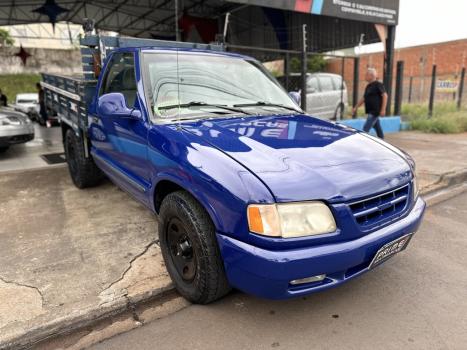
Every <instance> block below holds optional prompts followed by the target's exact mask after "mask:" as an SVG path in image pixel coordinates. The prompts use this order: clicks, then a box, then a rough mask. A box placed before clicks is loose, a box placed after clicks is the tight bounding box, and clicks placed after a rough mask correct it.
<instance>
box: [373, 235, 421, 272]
mask: <svg viewBox="0 0 467 350" xmlns="http://www.w3.org/2000/svg"><path fill="white" fill-rule="evenodd" d="M411 238H412V234H411V233H409V234H408V235H405V236H402V237H401V238H398V239H396V240H395V241H392V242H389V243H387V244H385V245H383V246H382V247H381V248H380V249H379V250H378V251H377V252H376V255H375V257H374V258H373V261H372V262H371V264H370V266H369V269H372V268H373V267H375V266H378V265H379V264H382V263H383V262H385V261H386V260H388V259H390V258H391V257H393V256H394V255H396V254H397V253H400V252H401V251H403V250H404V249H405V248H407V246H408V245H409V242H410V239H411Z"/></svg>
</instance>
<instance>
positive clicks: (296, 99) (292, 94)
mask: <svg viewBox="0 0 467 350" xmlns="http://www.w3.org/2000/svg"><path fill="white" fill-rule="evenodd" d="M289 97H290V98H291V99H292V101H294V102H295V104H296V105H297V106H298V107H300V104H301V102H302V97H301V96H300V93H298V92H297V91H291V92H289Z"/></svg>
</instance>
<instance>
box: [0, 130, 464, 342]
mask: <svg viewBox="0 0 467 350" xmlns="http://www.w3.org/2000/svg"><path fill="white" fill-rule="evenodd" d="M49 130H50V129H49ZM53 130H58V129H53ZM388 141H390V142H392V143H393V144H395V145H397V146H399V147H401V148H403V149H405V150H406V151H407V152H408V153H410V154H412V155H413V156H414V158H415V159H416V161H417V164H418V172H419V173H420V182H421V185H422V187H423V188H424V191H425V192H427V191H432V190H433V189H435V188H440V187H442V186H446V185H449V184H452V183H455V182H456V181H462V179H464V180H465V178H466V174H467V173H466V169H467V160H466V159H467V134H463V135H426V134H420V133H412V132H411V133H400V134H397V135H390V137H389V138H388ZM23 156H25V157H28V152H26V153H25V155H23ZM3 165H4V163H3V161H2V160H0V198H1V199H2V200H1V201H0V240H1V244H0V300H2V303H1V304H0V349H1V348H3V347H7V346H14V347H18V346H22V345H29V344H34V343H36V342H37V341H39V340H43V339H45V338H49V337H54V336H57V335H60V334H62V333H64V332H69V331H74V330H77V329H80V332H81V333H79V334H80V336H79V339H78V340H77V339H74V340H73V341H70V343H69V344H72V345H70V348H73V347H74V348H76V349H78V348H81V347H83V346H85V345H89V344H92V343H93V341H95V340H96V339H102V338H99V336H101V335H102V332H101V333H99V332H97V331H96V329H95V324H96V322H97V321H99V320H102V319H103V320H106V321H102V322H104V323H107V324H110V325H111V327H110V328H109V327H107V330H108V336H111V335H114V334H118V333H120V332H123V331H127V330H129V329H132V328H135V327H140V326H141V325H142V324H144V323H147V322H149V321H151V320H152V319H155V318H159V317H160V316H161V315H164V314H167V313H168V312H169V311H168V310H170V311H174V310H178V309H180V308H183V307H185V306H186V305H187V304H186V303H185V302H184V301H183V300H181V299H173V300H172V299H170V300H169V298H167V299H164V298H161V297H160V295H161V293H167V291H171V290H172V285H171V282H170V279H169V278H168V276H167V273H166V271H165V267H164V266H163V263H162V259H161V255H160V250H159V247H158V241H157V228H156V224H157V222H156V219H155V218H154V217H153V216H152V215H151V214H150V213H149V211H148V210H147V209H145V208H144V207H143V206H142V205H140V204H138V203H137V202H135V201H134V200H133V199H132V198H130V197H129V196H128V195H127V194H126V193H124V192H122V191H120V190H119V189H117V188H116V187H115V186H113V185H112V184H111V183H110V182H105V183H104V184H103V185H102V186H100V187H97V188H93V189H89V190H85V191H80V190H78V189H76V188H75V187H73V185H72V183H71V181H70V179H69V176H68V174H67V169H65V168H64V167H60V168H48V169H45V170H40V171H27V172H24V171H11V169H9V168H8V166H5V167H4V166H3ZM2 171H3V173H2ZM142 302H147V303H149V305H148V307H147V308H141V305H140V304H141V303H142ZM113 315H118V316H113ZM110 316H113V317H110ZM109 320H110V321H109ZM99 322H101V321H99ZM91 324H94V326H92V327H91V326H90V325H91ZM101 326H102V327H104V326H105V325H101ZM99 327H100V326H99ZM83 329H86V331H82V330H83ZM83 344H84V345H83ZM55 348H57V347H55Z"/></svg>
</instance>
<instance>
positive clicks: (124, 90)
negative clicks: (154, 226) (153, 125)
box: [90, 52, 149, 201]
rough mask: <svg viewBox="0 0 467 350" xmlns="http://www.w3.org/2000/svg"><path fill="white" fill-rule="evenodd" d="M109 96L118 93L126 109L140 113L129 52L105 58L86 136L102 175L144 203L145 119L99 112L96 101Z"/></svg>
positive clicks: (147, 178) (133, 68) (146, 166)
mask: <svg viewBox="0 0 467 350" xmlns="http://www.w3.org/2000/svg"><path fill="white" fill-rule="evenodd" d="M110 93H121V94H122V95H123V96H124V98H125V104H126V107H127V108H128V109H129V110H141V105H140V102H139V96H138V91H137V84H136V71H135V57H134V53H133V52H117V53H114V54H113V55H112V56H111V58H110V59H109V62H108V64H107V67H106V70H105V73H104V76H103V79H102V81H101V85H100V87H99V97H98V100H97V108H96V114H95V115H94V116H93V118H92V122H91V130H90V135H91V138H92V142H93V145H96V155H97V158H98V160H100V161H102V163H104V164H103V165H102V164H101V165H102V166H103V167H104V168H105V171H106V173H107V174H108V175H109V176H110V177H111V178H112V180H114V181H116V182H118V183H119V185H120V186H122V187H124V188H125V189H127V190H128V191H129V192H131V193H132V194H134V195H135V196H136V197H138V198H139V199H141V200H143V201H146V199H145V197H146V196H145V193H146V191H147V190H148V188H149V171H148V163H147V133H148V128H147V124H146V123H145V121H144V118H145V116H144V114H143V113H140V115H141V117H140V118H133V117H131V116H122V115H121V114H117V113H115V114H114V115H112V114H108V113H103V112H102V111H101V110H100V108H99V99H101V98H102V96H105V95H107V94H110Z"/></svg>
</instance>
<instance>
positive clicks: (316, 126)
mask: <svg viewBox="0 0 467 350" xmlns="http://www.w3.org/2000/svg"><path fill="white" fill-rule="evenodd" d="M183 126H184V129H185V130H186V131H189V132H191V133H194V134H196V135H199V136H201V137H203V139H205V140H206V141H207V142H209V143H210V144H211V145H212V146H214V147H216V148H218V149H219V150H221V151H223V152H224V153H225V154H227V155H228V156H230V157H231V158H233V159H234V160H236V161H237V162H239V163H241V164H242V165H243V166H244V167H245V168H247V169H249V170H250V171H251V172H252V173H253V174H255V175H256V176H257V177H258V178H259V179H260V180H261V181H263V183H264V184H265V185H266V186H267V187H268V188H269V190H270V191H271V193H272V194H273V196H274V197H275V199H276V200H277V201H278V202H289V201H303V200H313V199H320V200H326V201H329V202H342V201H349V200H354V199H358V198H362V197H366V196H369V195H372V194H377V193H381V192H384V191H387V190H391V189H394V188H396V187H398V186H402V185H404V184H406V183H407V182H409V181H410V180H411V177H412V175H411V170H410V166H409V165H408V163H407V162H406V161H405V160H404V159H403V158H402V157H401V156H400V155H398V154H396V153H395V152H393V151H391V150H390V149H389V148H387V147H385V146H384V144H380V143H378V142H375V141H373V140H372V139H371V138H370V137H368V136H366V135H364V134H361V133H359V132H356V131H355V130H353V129H350V128H347V127H345V126H342V125H337V124H333V123H329V122H325V121H322V120H319V119H316V118H313V117H310V116H306V115H284V116H282V115H279V116H278V115H275V116H262V117H244V118H230V119H210V120H205V121H198V122H193V123H188V124H183Z"/></svg>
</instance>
